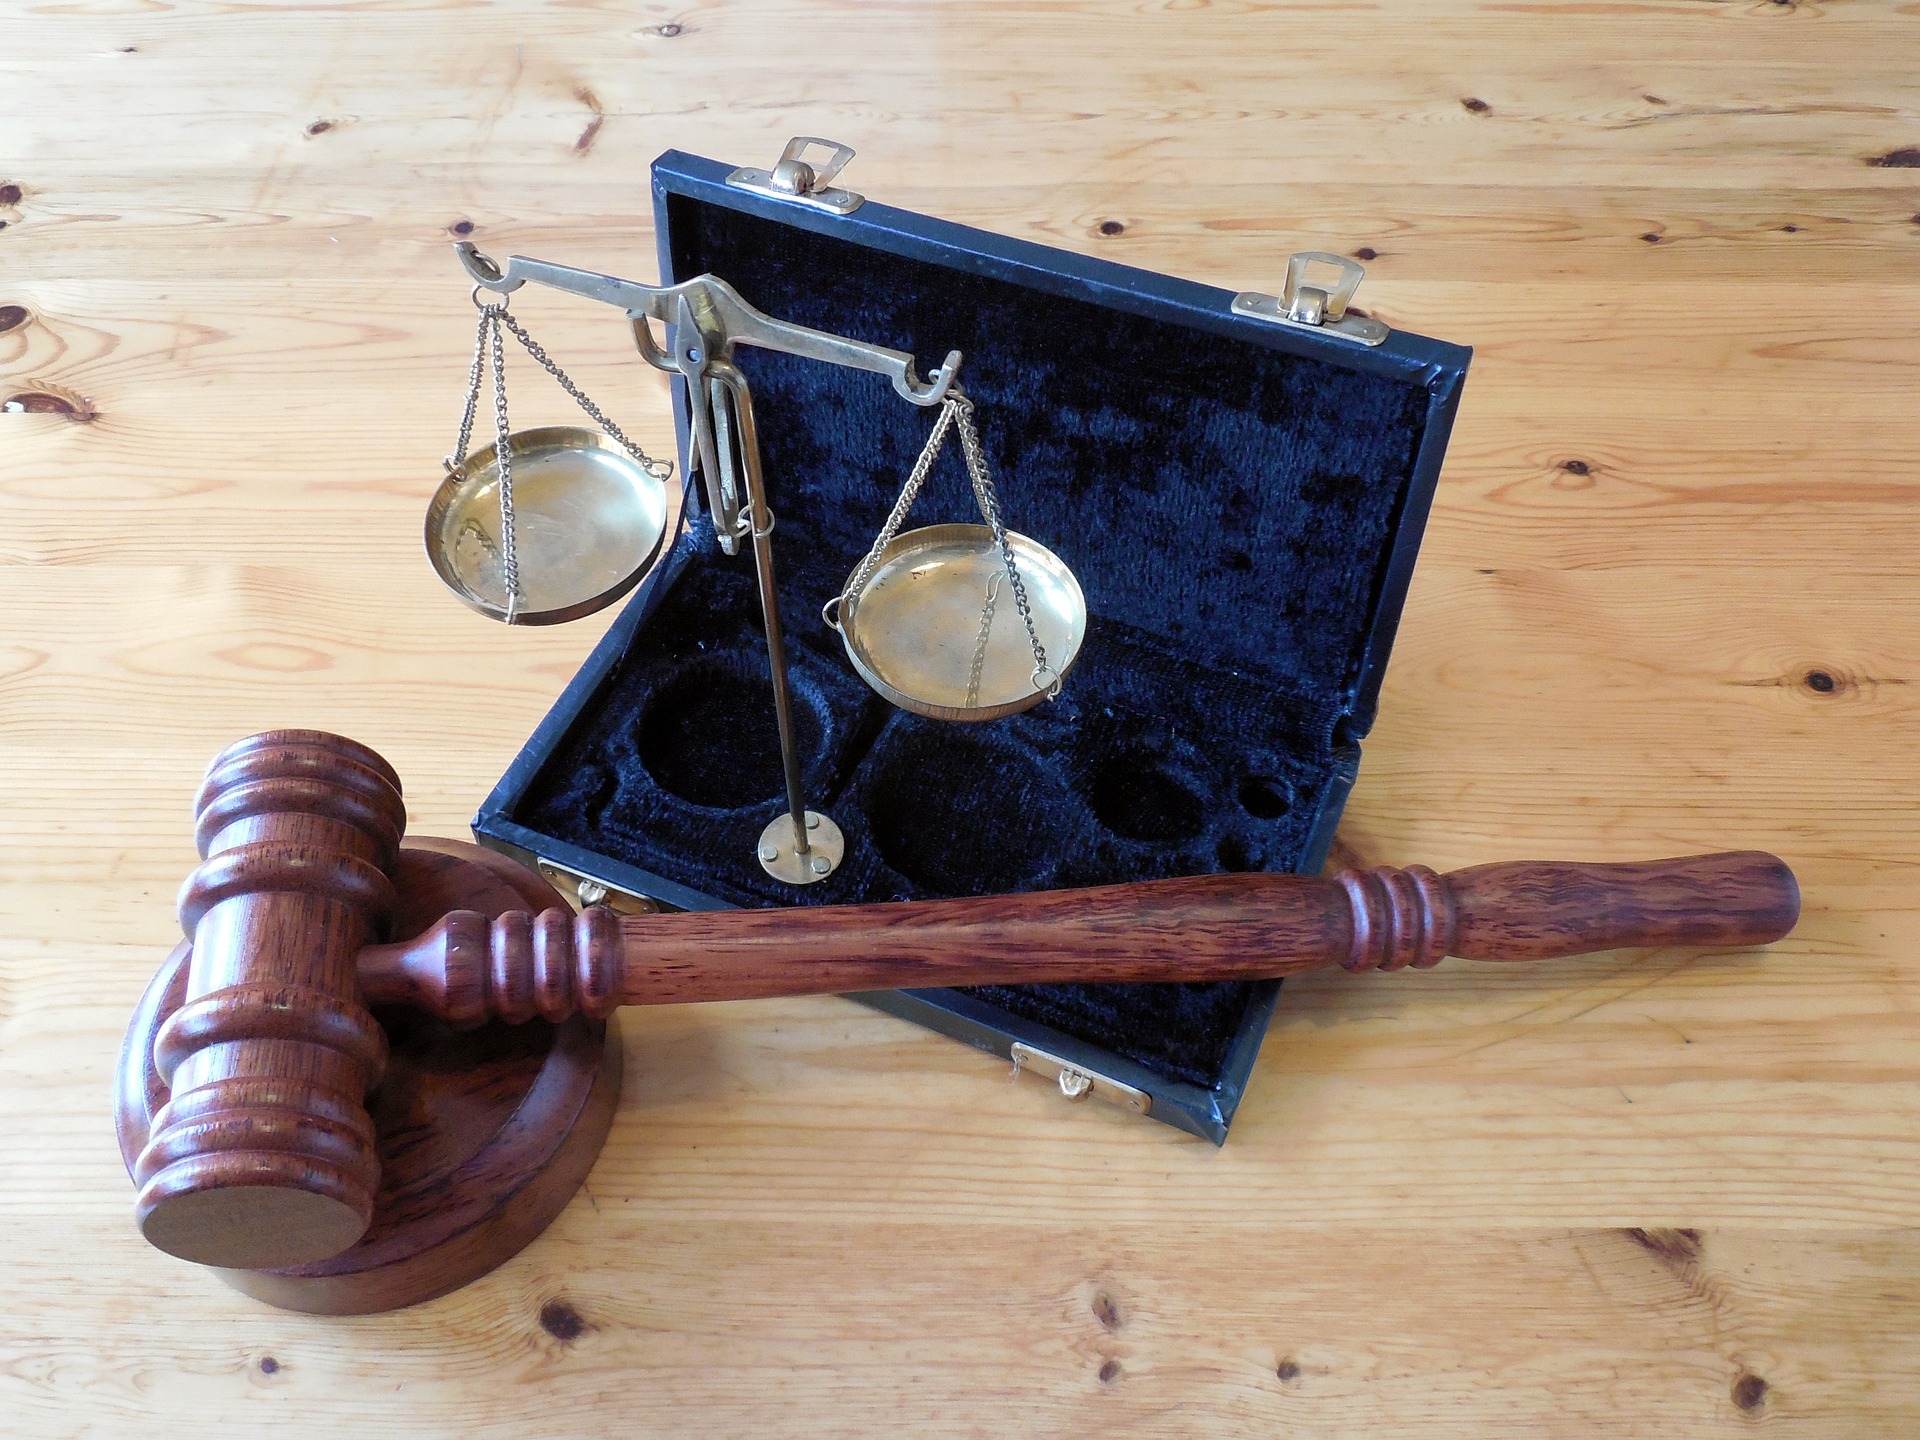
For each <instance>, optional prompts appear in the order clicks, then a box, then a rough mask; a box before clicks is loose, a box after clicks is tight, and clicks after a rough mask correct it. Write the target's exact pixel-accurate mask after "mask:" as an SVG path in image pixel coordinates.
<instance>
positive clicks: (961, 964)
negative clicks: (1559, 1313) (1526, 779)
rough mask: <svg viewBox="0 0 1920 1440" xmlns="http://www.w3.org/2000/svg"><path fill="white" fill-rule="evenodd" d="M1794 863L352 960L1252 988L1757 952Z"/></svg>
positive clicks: (469, 923) (1311, 890) (605, 930)
mask: <svg viewBox="0 0 1920 1440" xmlns="http://www.w3.org/2000/svg"><path fill="white" fill-rule="evenodd" d="M1799 913H1800V892H1799V887H1798V885H1797V884H1796V883H1795V881H1794V877H1793V872H1792V871H1791V870H1789V869H1788V868H1787V866H1786V865H1785V864H1784V863H1782V862H1781V861H1780V860H1778V859H1776V858H1775V857H1774V856H1772V855H1768V854H1764V853H1762V852H1759V851H1737V852H1731V853H1727V854H1719V855H1694V856H1689V857H1686V858H1684V859H1678V860H1654V861H1647V862H1644V863H1638V864H1624V865H1621V864H1613V865H1582V864H1568V863H1555V862H1542V861H1519V862H1512V863H1504V864H1494V865H1480V866H1475V867H1474V868H1472V869H1468V870H1458V871H1454V872H1453V873H1451V874H1447V875H1438V874H1435V873H1434V872H1433V871H1432V870H1429V869H1427V868H1425V867H1424V866H1412V867H1409V868H1408V869H1405V870H1394V869H1387V868H1379V869H1372V870H1346V871H1342V872H1341V873H1339V874H1338V875H1334V876H1331V877H1329V878H1324V879H1322V878H1315V877H1309V876H1301V875H1268V874H1237V875H1200V876H1193V877H1191V878H1186V879H1176V880H1151V881H1140V882H1136V883H1133V884H1127V885H1108V886H1101V887H1098V888H1093V889H1086V890H1052V891H1041V892H1035V893H1031V894H1025V895H996V896H983V897H980V898H975V899H959V900H934V901H918V902H900V903H892V904H879V905H842V906H821V907H818V908H812V909H778V910H717V911H697V912H686V913H680V914H664V915H639V916H627V917H619V916H616V915H614V914H613V912H612V911H610V910H606V909H602V908H597V907H596V908H592V909H589V910H586V911H585V912H583V913H582V914H580V915H579V916H574V915H572V914H570V913H568V912H566V911H564V910H548V911H545V912H543V913H542V914H540V915H537V916H535V915H529V914H527V913H525V912H524V911H522V912H517V913H513V914H508V915H503V916H501V917H500V918H499V919H498V920H496V921H491V922H490V921H488V920H487V919H486V917H484V916H482V915H479V914H477V913H475V912H473V911H460V910H456V911H454V912H452V913H451V914H449V915H447V916H446V917H445V918H443V919H442V920H441V921H440V922H439V924H438V925H436V926H435V927H434V928H433V929H431V930H429V931H428V932H426V933H425V934H423V935H421V936H420V937H418V938H417V939H414V940H411V941H408V942H406V943H404V944H398V945H374V946H369V947H367V948H366V949H364V950H362V951H361V952H360V955H359V962H358V968H359V979H360V987H361V993H362V995H363V997H364V998H365V1000H366V1002H367V1003H368V1004H369V1005H383V1004H384V1005H395V1004H398V1005H412V1006H416V1007H418V1008H421V1009H425V1010H428V1011H431V1012H432V1013H434V1014H436V1015H439V1016H441V1017H442V1018H444V1019H447V1020H450V1021H453V1022H455V1023H477V1022H478V1021H480V1020H483V1019H487V1018H496V1017H497V1018H499V1019H503V1020H507V1021H513V1022H518V1021H523V1020H530V1019H532V1018H533V1017H534V1016H536V1015H543V1016H545V1017H547V1018H548V1019H551V1020H559V1019H563V1018H564V1017H566V1016H567V1015H570V1014H572V1013H574V1012H575V1011H576V1010H584V1011H585V1012H586V1013H587V1014H589V1015H592V1016H595V1017H600V1016H604V1015H606V1014H608V1013H609V1012H611V1011H612V1010H614V1009H615V1008H617V1007H618V1006H621V1005H664V1004H678V1003H683V1002H687V1001H695V1000H746V999H755V998H763V997H768V996H780V995H819V994H833V993H839V992H843V991H850V990H894V989H916V988H922V987H937V986H949V985H1026V984H1048V983H1062V982H1072V983H1110V982H1120V981H1142V980H1146V981H1196V980H1258V979H1269V978H1272V977H1274V976H1280V975H1292V974H1297V973H1299V972H1300V971H1304V970H1315V969H1320V968H1322V967H1325V966H1330V965H1341V966H1344V967H1345V968H1347V969H1349V970H1372V969H1382V970H1397V969H1400V968H1402V967H1405V966H1412V967H1414V968H1425V967H1427V966H1430V965H1433V964H1436V963H1438V962H1439V960H1440V959H1441V958H1442V957H1444V956H1446V955H1459V956H1462V957H1465V958H1468V959H1476V960H1544V959H1548V958H1550V957H1553V956H1561V955H1578V954H1583V953H1585V952H1587V951H1592V950H1611V949H1617V948H1623V947H1629V946H1653V945H1713V946H1743V945H1765V944H1767V943H1769V942H1771V941H1774V940H1778V939H1779V938H1780V937H1781V936H1783V935H1785V934H1786V933H1787V932H1788V931H1790V930H1791V929H1792V928H1793V926H1794V922H1795V921H1796V920H1797V919H1798V918H1799Z"/></svg>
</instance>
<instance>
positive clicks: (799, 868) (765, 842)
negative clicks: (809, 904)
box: [756, 810, 847, 885]
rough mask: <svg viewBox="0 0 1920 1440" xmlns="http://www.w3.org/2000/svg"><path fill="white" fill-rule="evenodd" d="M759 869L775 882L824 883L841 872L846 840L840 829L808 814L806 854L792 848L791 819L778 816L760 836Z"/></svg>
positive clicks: (819, 816) (816, 814)
mask: <svg viewBox="0 0 1920 1440" xmlns="http://www.w3.org/2000/svg"><path fill="white" fill-rule="evenodd" d="M756 853H757V854H758V855H759V857H760V868H761V869H762V870H765V871H766V872H767V874H769V875H771V876H773V878H774V879H776V880H781V881H785V882H786V883H787V884H789V885H811V884H813V883H814V882H815V881H816V880H824V879H826V878H827V877H828V876H829V875H831V874H833V872H834V871H836V870H838V869H839V868H840V862H841V860H843V859H845V858H846V853H847V840H846V837H845V836H844V835H842V834H841V833H840V827H839V826H838V825H836V824H834V823H833V821H831V820H829V819H828V818H827V817H826V816H825V815H822V814H821V813H820V812H819V811H818V810H809V811H807V853H806V854H804V855H802V854H801V853H800V852H799V851H798V850H796V849H794V847H793V817H792V816H791V815H779V816H776V817H775V818H774V821H773V823H772V824H771V825H769V826H767V828H766V829H764V830H762V831H761V832H760V846H759V849H758V851H757V852H756Z"/></svg>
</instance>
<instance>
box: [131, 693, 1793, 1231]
mask: <svg viewBox="0 0 1920 1440" xmlns="http://www.w3.org/2000/svg"><path fill="white" fill-rule="evenodd" d="M198 816H199V823H198V828H197V839H198V843H199V847H200V851H201V854H202V855H203V856H204V857H205V861H204V863H203V864H202V865H201V866H200V867H199V868H198V869H197V870H196V871H194V873H193V875H192V876H191V877H190V878H189V879H188V881H187V884H186V886H185V887H184V889H183V890H182V892H181V899H180V915H181V924H182V928H183V929H184V930H185V932H186V934H187V936H188V938H189V939H190V940H191V941H192V943H193V954H192V965H191V971H190V974H189V978H188V981H187V985H186V992H185V998H184V1000H183V1002H182V1003H181V1004H180V1006H179V1008H178V1009H176V1010H175V1011H174V1012H173V1014H172V1015H171V1016H170V1018H168V1019H167V1020H166V1021H165V1023H164V1024H162V1025H161V1026H160V1027H159V1030H158V1033H157V1036H156V1038H155V1042H154V1050H153V1059H154V1064H155V1067H156V1069H157V1071H158V1074H159V1076H160V1077H161V1079H162V1080H163V1081H164V1082H165V1083H166V1084H167V1086H168V1087H169V1088H170V1090H171V1097H170V1098H169V1099H168V1100H167V1102H166V1103H165V1104H164V1105H163V1106H162V1107H161V1108H160V1110H159V1111H158V1112H157V1113H156V1114H155V1115H154V1116H153V1121H152V1126H151V1130H150V1132H149V1138H148V1140H147V1141H146V1144H145V1146H144V1149H142V1150H141V1151H140V1153H139V1156H138V1160H137V1162H136V1163H135V1165H134V1177H135V1180H136V1182H137V1183H138V1185H139V1186H140V1193H139V1199H138V1202H137V1206H136V1215H137V1217H138V1219H139V1223H140V1226H141V1229H142V1231H143V1233H144V1234H145V1235H146V1237H147V1238H148V1239H149V1240H150V1241H152V1242H153V1243H154V1244H155V1245H157V1246H158V1247H159V1248H161V1249H163V1250H166V1251H169V1252H170V1253H172V1254H175V1255H179V1256H182V1257H184V1258H187V1259H191V1260H197V1261H200V1262H201V1263H205V1264H212V1265H219V1266H224V1267H239V1268H248V1269H261V1268H273V1267H285V1266H297V1265H302V1264H307V1263H310V1262H313V1261H317V1260H320V1259H324V1258H325V1257H328V1256H332V1255H334V1254H337V1253H338V1252H340V1251H342V1250H344V1249H346V1248H347V1247H349V1246H351V1245H353V1244H354V1242H355V1241H356V1240H357V1239H358V1238H359V1236H360V1235H361V1233H362V1232H363V1231H364V1230H365V1229H366V1227H367V1224H368V1220H369V1217H370V1215H371V1213H372V1207H373V1197H374V1195H375V1192H376V1189H377V1187H378V1183H379V1167H378V1163H377V1160H376V1158H375V1149H374V1131H373V1127H372V1123H371V1122H370V1120H369V1119H368V1115H367V1110H366V1105H365V1097H366V1095H367V1092H368V1091H369V1090H370V1089H371V1088H372V1087H373V1086H374V1085H375V1084H376V1083H377V1082H378V1080H379V1077H380V1074H381V1070H382V1067H383V1064H384V1063H385V1059H386V1041H385V1038H384V1036H383V1034H382V1031H381V1029H380V1026H379V1025H378V1023H376V1022H375V1020H374V1018H373V1016H372V1014H371V1013H370V1012H369V1009H368V1007H369V1006H409V1007H413V1008H415V1009H418V1010H422V1011H425V1012H427V1013H429V1014H432V1015H435V1016H438V1017H439V1018H441V1019H443V1020H445V1021H448V1022H451V1023H453V1024H455V1025H461V1026H467V1025H476V1024H479V1023H481V1022H483V1021H485V1020H489V1019H494V1020H505V1021H508V1022H512V1023H519V1022H524V1021H528V1020H532V1019H534V1018H535V1017H543V1018H545V1019H547V1020H553V1021H559V1020H563V1019H565V1018H566V1017H567V1016H570V1015H573V1014H575V1013H584V1014H586V1015H588V1016H591V1017H595V1018H599V1017H604V1016H606V1015H608V1014H610V1013H611V1012H612V1011H613V1010H614V1009H615V1008H616V1007H618V1006H621V1005H651V1004H676V1003H685V1002H691V1001H701V1000H728V999H748V998H759V997H772V996H791V995H813V994H828V993H838V992H842V991H858V990H879V989H899V988H922V987H943V986H956V985H988V984H992V985H1019V984H1032V983H1061V982H1085V983H1102V982H1137V981H1196V980H1254V979H1268V978H1273V977H1276V976H1284V975H1291V974H1296V973H1299V972H1301V971H1305V970H1312V969H1318V968H1324V967H1329V966H1342V967H1345V968H1346V969H1349V970H1370V969H1381V970H1397V969H1401V968H1403V967H1410V968H1416V969H1422V968H1426V967H1428V966H1431V965H1433V964H1435V963H1437V962H1438V961H1439V960H1440V959H1441V958H1442V957H1444V956H1446V955H1449V954H1452V955H1459V956H1463V957H1466V958H1473V959H1482V960H1536V959H1545V958H1549V957H1553V956H1564V955H1574V954H1580V953H1583V952H1586V951H1592V950H1606V949H1614V948H1620V947H1628V946H1650V945H1703V946H1704V945H1718V946H1746V945H1763V944H1767V943H1769V942H1771V941H1774V940H1777V939H1779V938H1780V937H1781V936H1783V935H1785V934H1786V933H1787V932H1788V931H1790V930H1791V929H1792V928H1793V925H1794V923H1795V921H1796V920H1797V918H1798V915H1799V891H1798V887H1797V885H1796V883H1795V881H1794V877H1793V873H1792V872H1791V871H1790V870H1789V869H1788V868H1787V866H1786V865H1785V864H1783V863H1782V862H1781V861H1780V860H1778V859H1776V858H1775V857H1774V856H1772V855H1768V854H1764V853H1761V852H1757V851H1741V852H1731V853H1726V854H1718V855H1699V856H1692V857H1687V858H1683V859H1677V860H1661V861H1650V862H1645V863H1636V864H1594V865H1587V864H1569V863H1552V862H1514V863H1501V864H1492V865H1481V866H1476V867H1474V868H1471V869H1467V870H1461V871H1457V872H1454V873H1451V874H1446V875H1441V874H1437V873H1435V872H1434V871H1432V870H1430V869H1427V868H1425V867H1424V866H1412V867H1408V868H1406V869H1403V870H1396V869H1388V868H1377V869H1369V870H1347V871H1343V872H1341V873H1340V874H1338V875H1335V876H1333V877H1330V878H1324V879H1323V878H1317V877H1310V876H1299V875H1276V874H1264V873H1240V874H1225V875H1199V876H1191V877H1186V878H1181V879H1172V880H1155V881H1143V882H1138V883H1134V884H1125V885H1110V886H1102V887H1096V888H1091V889H1084V890H1066V891H1046V892H1036V893H1030V894H1023V895H1001V896H982V897H974V898H963V899H954V900H938V901H923V902H895V903H887V904H871V905H847V906H820V907H816V908H810V909H780V910H725V911H712V912H688V913H680V914H662V915H640V916H625V917H622V916H616V915H615V914H614V913H613V912H612V911H610V910H605V909H600V908H589V909H587V910H585V911H583V912H582V913H581V914H580V915H578V916H575V915H573V914H571V913H569V912H567V911H564V910H558V909H548V910H545V911H542V912H541V913H539V914H532V913H529V912H527V911H520V910H516V911H509V912H507V913H505V914H502V915H499V916H498V917H497V918H489V917H488V916H486V915H483V914H481V913H479V912H477V911H471V910H453V911H451V912H449V913H447V914H445V915H444V916H443V917H442V918H441V919H440V920H439V922H438V923H437V924H435V925H433V926H432V927H431V928H430V929H428V930H427V931H426V932H425V933H423V934H421V935H419V936H418V937H416V938H414V939H412V940H408V941H404V942H401V943H395V944H385V943H380V942H381V941H382V940H383V939H384V938H385V937H384V935H383V933H382V926H383V924H384V921H385V917H386V916H387V915H388V914H389V913H390V912H391V911H392V910H393V908H394V901H395V896H394V891H393V886H392V884H391V882H390V881H389V879H388V874H389V872H390V870H391V868H392V866H393V864H394V861H395V856H396V854H397V851H398V847H399V842H400V837H401V834H402V832H403V830H404V824H405V807H404V805H403V803H402V801H401V798H400V786H399V780H398V777H397V776H395V775H394V773H393V771H392V769H391V768H390V767H389V766H388V765H387V764H386V762H384V761H383V760H381V759H380V757H379V756H378V755H376V754H374V753H373V752H372V751H371V750H368V749H367V748H366V747H364V746H361V745H357V744H355V743H354V742H352V741H348V740H343V739H340V738H339V737H337V736H330V735H324V734H320V733H318V732H313V731H276V732H271V733H269V734H266V735H259V736H255V737H253V738H252V739H250V740H245V741H242V742H240V743H239V744H237V745H235V746H232V747H230V748H229V749H228V750H226V751H225V752H223V753H222V754H221V756H220V757H219V758H218V759H216V761H215V762H214V765H213V767H212V768H211V769H210V770H209V772H208V775H207V779H206V782H205V783H204V784H203V785H202V787H201V791H200V796H199V801H198ZM503 863H504V862H503ZM430 913H431V912H430Z"/></svg>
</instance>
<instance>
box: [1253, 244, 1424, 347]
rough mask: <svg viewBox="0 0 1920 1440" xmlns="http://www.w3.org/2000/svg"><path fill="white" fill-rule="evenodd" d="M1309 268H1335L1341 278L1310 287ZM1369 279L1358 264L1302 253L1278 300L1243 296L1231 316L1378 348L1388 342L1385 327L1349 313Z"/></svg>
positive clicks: (1317, 253)
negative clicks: (1348, 307)
mask: <svg viewBox="0 0 1920 1440" xmlns="http://www.w3.org/2000/svg"><path fill="white" fill-rule="evenodd" d="M1309 265H1331V266H1333V267H1334V268H1335V269H1336V270H1338V271H1339V272H1340V274H1339V278H1338V279H1336V280H1334V281H1333V282H1332V284H1330V285H1309V284H1308V283H1307V267H1308V266H1309ZM1366 273H1367V272H1366V271H1365V270H1364V269H1362V268H1361V267H1360V265H1359V264H1358V262H1356V261H1353V260H1349V259H1348V258H1347V257H1346V256H1344V255H1329V254H1328V253H1327V252H1326V251H1324V250H1302V251H1300V252H1299V253H1298V254H1297V255H1294V256H1292V257H1290V258H1289V259H1288V260H1287V278H1286V282H1285V283H1284V284H1283V285H1282V286H1281V287H1280V294H1279V295H1278V296H1277V297H1276V296H1273V295H1262V294H1261V293H1260V292H1259V291H1257V290H1243V291H1242V292H1241V293H1240V294H1238V295H1236V296H1234V297H1233V313H1234V314H1236V315H1251V316H1252V317H1253V318H1254V319H1256V320H1270V321H1272V322H1273V323H1274V324H1276V325H1292V326H1295V327H1296V328H1298V329H1301V330H1312V331H1315V332H1317V333H1319V334H1322V335H1338V336H1339V337H1340V338H1341V339H1342V340H1354V341H1357V342H1359V343H1360V344H1362V345H1378V344H1380V342H1381V341H1383V340H1385V339H1386V338H1387V335H1388V334H1389V331H1388V329H1387V327H1386V326H1385V325H1383V324H1381V323H1380V322H1379V321H1378V320H1370V319H1367V318H1366V317H1365V316H1361V315H1349V314H1348V313H1347V304H1348V302H1349V301H1351V300H1352V299H1353V292H1354V291H1356V290H1358V289H1359V288H1360V282H1361V280H1363V279H1364V278H1365V277H1366Z"/></svg>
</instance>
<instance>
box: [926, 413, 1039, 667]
mask: <svg viewBox="0 0 1920 1440" xmlns="http://www.w3.org/2000/svg"><path fill="white" fill-rule="evenodd" d="M947 403H948V404H949V405H953V406H954V413H955V416H956V418H957V419H958V421H959V424H960V450H961V452H962V453H963V454H964V455H965V456H966V458H967V474H968V477H969V478H970V479H971V480H972V481H973V494H974V498H975V499H976V500H978V501H979V502H980V513H981V515H983V516H984V517H985V518H986V522H987V528H988V529H989V530H991V531H992V532H993V538H994V539H995V540H996V541H997V542H998V543H999V545H1000V558H1001V560H1002V562H1003V563H1004V564H1005V565H1006V567H1007V583H1008V584H1009V585H1011V586H1012V587H1013V603H1014V605H1015V606H1017V607H1018V608H1019V611H1020V619H1021V622H1022V623H1023V624H1024V625H1025V626H1026V627H1027V641H1028V643H1029V644H1031V645H1032V646H1033V683H1034V685H1035V686H1036V687H1038V686H1039V684H1040V677H1041V676H1043V675H1053V684H1052V686H1051V687H1049V690H1048V695H1049V698H1051V697H1052V696H1055V695H1058V694H1059V693H1060V677H1059V675H1057V674H1054V669H1053V667H1052V666H1051V665H1049V664H1048V663H1047V652H1046V648H1045V647H1044V646H1043V645H1041V643H1040V633H1039V631H1037V630H1035V629H1034V627H1033V607H1032V606H1031V605H1029V604H1028V603H1027V587H1026V583H1025V582H1024V581H1023V580H1021V578H1020V571H1019V569H1018V567H1016V566H1015V565H1014V563H1013V545H1012V543H1011V542H1010V541H1009V540H1008V539H1007V527H1006V525H1005V523H1004V522H1003V521H1002V520H1001V518H1000V497H999V496H998V494H996V493H995V491H994V488H993V476H992V475H991V474H990V473H989V472H988V470H987V457H986V456H985V454H983V453H982V451H981V449H980V435H979V432H978V431H976V430H975V429H974V427H973V403H972V402H971V401H969V400H967V399H966V398H965V397H964V396H962V397H960V398H959V399H958V400H957V401H955V400H951V399H950V400H948V401H947Z"/></svg>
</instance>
